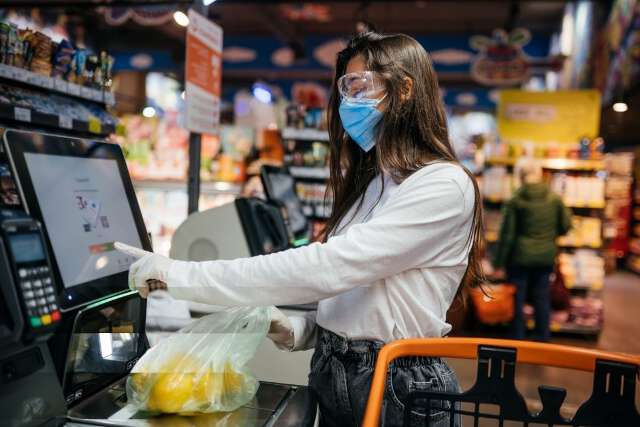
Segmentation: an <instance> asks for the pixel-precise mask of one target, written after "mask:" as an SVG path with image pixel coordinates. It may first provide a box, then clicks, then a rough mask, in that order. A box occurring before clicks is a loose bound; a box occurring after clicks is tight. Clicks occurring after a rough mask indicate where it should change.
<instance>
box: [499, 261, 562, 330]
mask: <svg viewBox="0 0 640 427" xmlns="http://www.w3.org/2000/svg"><path fill="white" fill-rule="evenodd" d="M552 271H553V267H522V266H511V267H509V269H508V271H507V273H508V274H507V276H508V279H509V282H511V283H513V284H514V285H516V295H515V312H514V316H513V322H511V327H510V335H511V338H514V339H524V338H525V335H526V325H525V319H524V313H523V309H524V303H525V301H526V300H527V295H528V294H529V295H530V296H531V302H532V303H533V309H534V311H535V313H534V319H535V328H534V330H533V335H532V339H534V340H537V341H549V338H550V337H551V332H550V330H549V321H550V316H551V294H550V291H549V276H550V275H551V272H552Z"/></svg>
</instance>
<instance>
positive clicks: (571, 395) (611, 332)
mask: <svg viewBox="0 0 640 427" xmlns="http://www.w3.org/2000/svg"><path fill="white" fill-rule="evenodd" d="M603 292H604V307H605V321H604V329H603V331H602V332H601V334H600V337H599V339H598V340H595V339H592V340H589V339H583V338H573V337H571V338H570V337H554V338H553V340H552V341H553V342H554V343H558V344H567V345H575V346H581V347H587V348H598V349H602V350H606V351H617V352H625V353H632V354H637V355H640V276H638V275H635V274H632V273H626V272H620V273H614V274H612V275H609V276H607V278H606V279H605V286H604V291H603ZM449 362H450V364H451V365H452V367H453V368H454V370H455V371H456V373H457V375H458V378H459V380H460V384H461V386H462V388H463V389H468V388H469V387H470V386H471V385H472V384H473V383H474V381H475V371H476V366H475V361H473V362H469V361H461V360H450V361H449ZM516 385H517V388H518V390H519V391H520V392H521V393H522V394H523V396H524V397H525V399H526V400H527V405H528V406H529V409H530V410H536V409H538V410H539V409H540V407H541V404H540V400H539V395H538V386H540V385H551V386H558V387H562V388H566V389H567V397H566V399H565V404H564V405H563V410H562V412H563V415H565V416H572V415H573V413H574V412H575V410H576V409H577V407H578V405H579V404H580V403H581V402H583V401H585V400H586V399H587V398H588V397H589V396H590V395H591V389H592V376H591V375H590V374H587V373H584V372H577V371H570V370H565V369H556V368H548V367H539V366H530V365H519V366H518V367H517V369H516ZM636 406H637V407H638V408H640V384H636ZM464 425H465V426H466V425H467V424H466V423H464ZM480 425H484V424H483V423H481V424H480ZM486 425H497V424H486Z"/></svg>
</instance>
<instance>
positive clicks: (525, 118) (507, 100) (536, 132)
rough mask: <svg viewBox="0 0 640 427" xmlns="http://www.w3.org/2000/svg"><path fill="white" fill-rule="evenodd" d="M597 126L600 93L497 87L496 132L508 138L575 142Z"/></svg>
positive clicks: (593, 134) (592, 133) (591, 134)
mask: <svg viewBox="0 0 640 427" xmlns="http://www.w3.org/2000/svg"><path fill="white" fill-rule="evenodd" d="M599 129H600V93H599V92H598V91H596V90H570V91H559V92H528V91H522V90H503V91H500V101H499V102H498V132H499V134H500V138H502V140H505V141H509V142H524V141H532V142H542V143H548V142H559V143H576V142H578V140H579V139H580V138H582V137H585V136H586V137H589V138H594V137H596V136H598V133H599Z"/></svg>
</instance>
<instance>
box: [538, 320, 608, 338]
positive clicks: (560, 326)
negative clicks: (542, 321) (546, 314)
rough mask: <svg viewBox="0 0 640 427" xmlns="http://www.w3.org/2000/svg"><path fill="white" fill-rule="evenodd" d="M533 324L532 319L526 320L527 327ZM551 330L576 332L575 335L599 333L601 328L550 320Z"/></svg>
mask: <svg viewBox="0 0 640 427" xmlns="http://www.w3.org/2000/svg"><path fill="white" fill-rule="evenodd" d="M533 326H534V322H533V320H529V321H527V329H529V330H532V329H533ZM549 329H550V330H551V332H556V333H563V334H576V335H591V336H595V335H599V334H600V331H601V330H602V327H601V326H583V325H577V324H575V323H571V322H567V323H560V322H553V321H552V322H551V323H550V325H549Z"/></svg>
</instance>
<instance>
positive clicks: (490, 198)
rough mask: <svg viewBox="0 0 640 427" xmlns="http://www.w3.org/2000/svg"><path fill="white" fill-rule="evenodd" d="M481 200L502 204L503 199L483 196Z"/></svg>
mask: <svg viewBox="0 0 640 427" xmlns="http://www.w3.org/2000/svg"><path fill="white" fill-rule="evenodd" d="M483 200H484V201H485V202H488V203H504V202H505V199H503V198H502V197H494V196H484V197H483Z"/></svg>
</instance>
